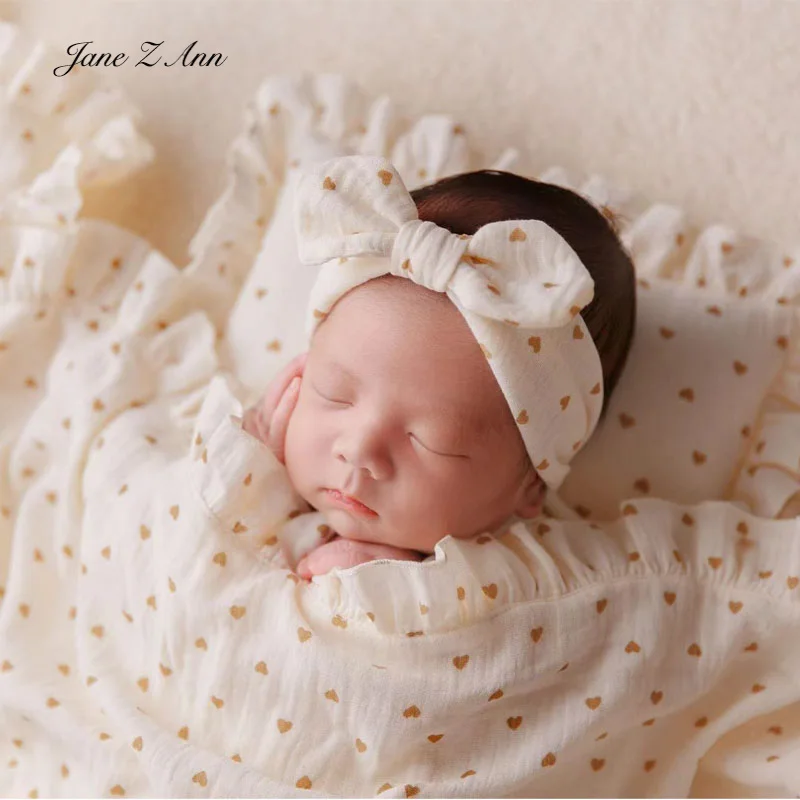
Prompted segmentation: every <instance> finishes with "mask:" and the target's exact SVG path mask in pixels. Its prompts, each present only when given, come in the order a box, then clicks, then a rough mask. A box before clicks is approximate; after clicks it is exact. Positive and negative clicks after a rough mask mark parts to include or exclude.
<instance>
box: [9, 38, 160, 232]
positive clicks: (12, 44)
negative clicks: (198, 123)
mask: <svg viewBox="0 0 800 800" xmlns="http://www.w3.org/2000/svg"><path fill="white" fill-rule="evenodd" d="M60 61H63V56H61V55H59V54H57V53H56V51H55V50H54V48H52V47H50V46H48V45H46V44H44V43H43V42H41V41H36V40H34V39H32V38H31V37H30V36H29V35H27V34H26V33H25V32H24V31H23V30H22V29H21V28H20V27H18V26H17V25H15V24H14V23H10V22H0V90H2V98H3V103H4V115H5V117H6V122H7V127H6V131H5V134H6V137H5V138H6V141H5V142H4V146H5V147H6V148H7V152H9V151H11V152H12V153H16V154H17V155H18V156H19V163H18V165H15V167H16V172H15V173H14V174H13V175H6V176H4V177H6V184H5V185H4V186H3V201H2V206H0V220H2V221H3V222H4V223H11V224H27V225H40V226H43V227H52V228H55V229H56V230H58V229H60V228H62V227H65V226H70V225H71V224H72V223H73V222H74V221H75V219H76V217H77V216H78V213H79V211H80V209H81V206H82V204H83V194H84V192H85V191H86V190H87V189H89V188H91V187H93V186H99V185H106V184H110V183H115V182H118V181H121V180H123V179H125V178H127V177H129V176H130V175H131V174H132V173H134V172H136V171H138V170H139V169H141V168H142V167H144V166H146V165H147V164H149V163H150V162H151V161H152V160H153V158H154V156H155V150H154V148H153V146H152V144H151V143H150V142H149V141H148V140H147V139H146V138H145V137H144V136H143V135H142V134H141V133H140V131H139V130H138V128H137V125H138V123H139V121H140V119H141V112H140V110H139V109H138V107H137V106H135V105H134V103H133V102H132V101H131V100H130V99H129V98H128V97H127V96H126V94H125V93H124V92H123V91H122V89H121V88H120V87H119V86H117V85H116V84H114V83H113V82H111V81H109V80H107V79H104V78H102V77H101V76H100V75H98V74H95V73H93V72H91V71H89V70H86V69H82V68H80V67H76V68H74V69H73V70H72V71H71V72H70V73H69V74H68V75H66V76H65V77H64V78H62V79H60V80H58V81H53V72H52V70H53V68H54V65H56V64H58V63H59V62H60Z"/></svg>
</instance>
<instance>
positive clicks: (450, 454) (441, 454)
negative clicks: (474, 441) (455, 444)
mask: <svg viewBox="0 0 800 800" xmlns="http://www.w3.org/2000/svg"><path fill="white" fill-rule="evenodd" d="M408 435H409V436H410V437H411V438H412V439H416V440H417V442H419V444H420V445H421V446H422V447H424V448H425V449H426V450H427V451H428V452H429V453H433V454H434V455H437V456H443V457H444V458H468V456H462V455H457V454H455V453H440V452H438V451H437V450H431V448H430V447H427V446H426V445H424V444H422V442H420V441H419V439H417V437H416V436H414V434H413V433H411V431H409V432H408Z"/></svg>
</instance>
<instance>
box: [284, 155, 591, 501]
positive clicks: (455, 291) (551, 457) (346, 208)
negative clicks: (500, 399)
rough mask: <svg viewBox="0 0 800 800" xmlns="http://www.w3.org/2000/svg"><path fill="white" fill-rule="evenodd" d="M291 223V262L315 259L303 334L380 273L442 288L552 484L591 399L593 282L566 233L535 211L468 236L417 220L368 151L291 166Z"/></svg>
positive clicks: (396, 179) (585, 431)
mask: <svg viewBox="0 0 800 800" xmlns="http://www.w3.org/2000/svg"><path fill="white" fill-rule="evenodd" d="M295 225H296V233H297V240H298V252H299V258H300V261H301V262H303V263H304V264H318V263H322V262H326V263H324V264H323V266H322V267H321V269H320V272H319V276H318V278H317V281H316V283H315V284H314V287H313V288H312V290H311V298H310V304H309V316H308V323H307V332H308V334H309V336H311V335H312V334H313V332H314V330H315V329H316V326H317V325H318V324H319V323H320V322H321V320H323V319H324V318H325V317H326V316H327V314H328V312H329V311H330V310H331V308H332V307H333V305H334V303H336V301H337V300H338V299H339V298H340V297H342V296H343V295H344V294H346V293H347V292H348V291H350V290H351V289H353V288H354V287H356V286H358V285H360V284H362V283H365V282H366V281H368V280H371V279H372V278H377V277H379V276H381V275H386V274H392V275H399V276H402V277H405V278H408V279H410V280H412V281H414V282H416V283H418V284H420V285H422V286H426V287H427V288H429V289H432V290H434V291H437V292H444V293H445V294H446V295H447V296H448V297H449V298H450V300H451V301H452V302H453V304H454V305H455V306H456V308H458V310H459V311H460V312H461V314H462V315H463V316H464V318H465V320H466V322H467V324H468V325H469V327H470V330H471V331H472V333H473V335H474V336H475V338H476V339H477V341H478V343H479V344H480V346H481V349H482V350H483V353H484V355H485V356H486V358H487V360H488V363H489V366H490V367H491V369H492V372H493V373H494V376H495V378H496V379H497V382H498V384H499V385H500V388H501V390H502V392H503V394H504V396H505V398H506V401H507V403H508V405H509V408H510V409H511V413H512V414H513V416H514V419H515V420H516V423H517V427H518V429H519V432H520V434H521V436H522V439H523V441H524V443H525V447H526V449H527V451H528V454H529V456H530V458H531V463H532V464H533V465H534V467H535V469H536V471H537V472H538V473H539V475H540V476H541V478H542V480H543V481H544V482H545V484H546V485H547V486H548V488H550V489H553V490H556V489H558V487H559V486H560V485H561V483H562V482H563V480H564V478H565V477H566V475H567V473H568V472H569V466H568V465H569V462H570V461H571V460H572V458H573V457H574V455H575V454H576V453H577V452H578V450H580V449H581V447H582V446H583V445H584V444H585V443H586V441H587V440H588V438H589V436H590V435H591V434H592V432H593V431H594V429H595V427H596V425H597V421H598V419H599V417H600V411H601V409H602V404H603V371H602V366H601V363H600V356H599V354H598V352H597V348H596V347H595V345H594V342H593V340H592V337H591V335H590V334H589V331H588V329H587V328H586V325H585V323H584V322H583V319H582V317H581V316H580V313H579V312H580V310H581V309H582V308H583V307H584V306H586V305H587V304H588V303H589V302H591V300H592V297H593V296H594V281H593V280H592V277H591V275H590V274H589V272H588V271H587V270H586V268H585V267H584V265H583V263H582V262H581V260H580V259H579V258H578V256H577V254H576V253H575V251H574V250H573V249H572V248H571V247H570V246H569V244H567V242H566V241H565V240H564V239H563V238H562V237H561V236H560V235H559V234H558V233H557V232H556V231H555V230H554V229H553V228H551V227H550V226H549V225H547V224H546V223H544V222H542V221H541V220H533V219H523V220H506V221H503V222H492V223H489V224H487V225H484V226H483V227H481V228H479V229H478V230H477V231H476V232H475V234H474V236H467V235H465V234H454V233H451V232H450V231H448V230H446V229H445V228H442V227H440V226H438V225H436V224H435V223H433V222H428V221H422V220H420V219H419V215H418V213H417V207H416V205H415V203H414V200H413V198H412V197H411V195H410V194H409V193H408V190H407V189H406V187H405V185H404V184H403V181H402V179H401V178H400V176H399V175H398V173H397V171H396V170H395V168H394V167H393V166H392V164H391V163H390V162H389V161H387V160H386V159H385V158H380V157H374V156H343V157H340V158H335V159H332V160H330V161H325V162H321V163H317V164H315V165H313V166H311V167H309V168H308V169H306V170H305V171H301V172H299V174H298V175H297V181H296V183H295ZM354 256H362V257H361V258H354Z"/></svg>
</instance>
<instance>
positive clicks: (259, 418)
mask: <svg viewBox="0 0 800 800" xmlns="http://www.w3.org/2000/svg"><path fill="white" fill-rule="evenodd" d="M307 357H308V353H301V354H300V355H299V356H296V357H295V358H293V359H292V360H291V361H290V362H289V363H288V364H287V365H286V366H285V367H284V368H283V370H282V371H281V372H280V373H279V374H278V376H277V377H276V378H275V380H273V381H272V383H271V384H270V385H269V388H268V389H267V391H266V392H265V393H264V397H263V398H262V399H261V400H260V401H259V402H258V403H256V405H255V406H253V407H252V408H249V409H247V411H246V412H245V414H244V419H243V421H242V427H243V428H244V430H246V431H247V432H248V433H249V434H250V435H252V436H255V437H256V438H257V439H260V440H261V441H262V442H264V444H265V445H267V447H269V449H270V450H272V452H273V453H274V454H275V457H276V458H277V459H278V461H280V462H281V464H283V463H284V451H285V445H286V429H287V428H288V427H289V420H290V419H291V416H292V412H293V411H294V407H295V405H296V404H297V398H298V396H299V394H300V384H301V382H302V376H303V370H304V369H305V365H306V358H307Z"/></svg>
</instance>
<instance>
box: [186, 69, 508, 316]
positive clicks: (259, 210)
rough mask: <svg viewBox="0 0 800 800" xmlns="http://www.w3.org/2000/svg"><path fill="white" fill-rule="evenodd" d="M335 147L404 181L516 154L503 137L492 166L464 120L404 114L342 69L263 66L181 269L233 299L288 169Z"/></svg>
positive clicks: (420, 181) (411, 183)
mask: <svg viewBox="0 0 800 800" xmlns="http://www.w3.org/2000/svg"><path fill="white" fill-rule="evenodd" d="M343 150H344V151H345V154H349V155H355V154H359V155H380V156H385V157H387V158H389V159H390V160H391V161H392V163H393V164H394V165H395V167H396V169H397V171H398V173H399V174H400V176H401V177H402V179H403V181H404V183H405V184H406V186H407V188H408V189H409V190H413V189H415V188H418V187H419V186H422V185H425V184H427V183H431V182H434V181H436V180H439V179H440V178H442V177H445V176H448V175H452V174H455V173H458V172H463V171H467V170H471V169H480V168H487V169H510V168H511V166H512V165H513V163H514V162H515V161H516V159H517V158H518V155H519V154H518V151H517V150H516V149H515V148H512V147H508V148H505V150H504V151H503V152H502V153H501V154H500V155H499V156H498V157H497V158H496V159H495V160H494V162H493V163H492V165H491V166H489V165H488V164H485V163H482V162H483V161H484V159H483V158H482V157H480V156H476V155H475V154H474V153H472V152H471V150H470V148H469V146H468V143H467V136H466V130H465V126H464V124H463V123H461V122H458V121H457V120H456V119H454V118H453V117H452V116H451V115H449V114H424V115H420V116H419V117H417V118H416V119H414V120H411V119H409V118H407V117H405V116H401V115H400V114H399V113H398V110H397V109H396V107H395V105H394V104H393V102H392V100H391V99H390V98H389V97H388V96H386V95H381V96H379V97H377V98H371V97H369V96H368V95H367V93H366V92H365V90H363V89H362V87H361V86H360V85H359V84H357V83H356V82H354V81H352V80H351V79H349V78H348V77H346V76H344V75H341V74H337V73H310V72H300V73H283V74H278V75H274V76H270V77H269V78H267V79H265V80H264V81H263V82H262V84H261V85H260V86H259V88H258V90H257V92H256V94H255V96H254V97H253V99H252V100H251V101H250V102H249V103H248V104H247V106H246V108H245V111H244V130H243V131H242V132H241V133H240V134H239V135H238V136H237V137H236V138H235V139H234V141H233V143H232V144H231V146H230V148H229V150H228V152H227V154H226V159H225V163H226V178H225V188H224V189H223V191H222V193H221V195H220V196H219V197H218V199H217V200H216V201H215V202H214V203H213V205H212V206H211V208H210V209H209V211H208V212H207V213H206V215H205V217H204V219H203V221H202V222H201V224H200V226H199V228H198V229H197V231H196V233H195V234H194V236H193V238H192V240H191V242H190V244H189V256H190V261H189V264H188V265H187V267H186V269H187V271H189V272H190V273H192V274H195V275H197V276H199V277H201V278H202V279H203V280H204V281H206V282H208V283H209V285H211V286H213V287H214V290H215V291H216V292H217V293H221V294H223V295H225V296H226V297H227V298H228V303H227V304H226V305H227V306H228V307H230V306H232V305H233V303H234V301H235V299H236V295H237V294H238V292H239V290H240V289H241V287H242V285H243V283H244V281H245V279H246V277H247V274H248V272H249V270H250V268H251V267H252V265H253V263H254V261H255V259H256V256H257V254H258V251H259V248H260V246H261V242H262V240H263V238H264V235H265V234H266V231H267V228H268V226H269V224H270V220H271V218H272V217H273V215H274V213H275V210H276V206H277V204H278V200H279V198H280V196H281V193H282V191H283V189H284V188H285V187H286V186H288V185H289V182H288V180H287V178H288V176H289V174H290V173H291V172H292V171H293V170H296V169H297V168H299V167H302V166H303V165H304V161H305V163H308V161H309V160H316V159H319V160H325V159H327V158H332V157H335V156H337V155H341V154H342V151H343ZM309 154H313V155H311V156H310V155H309Z"/></svg>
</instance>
